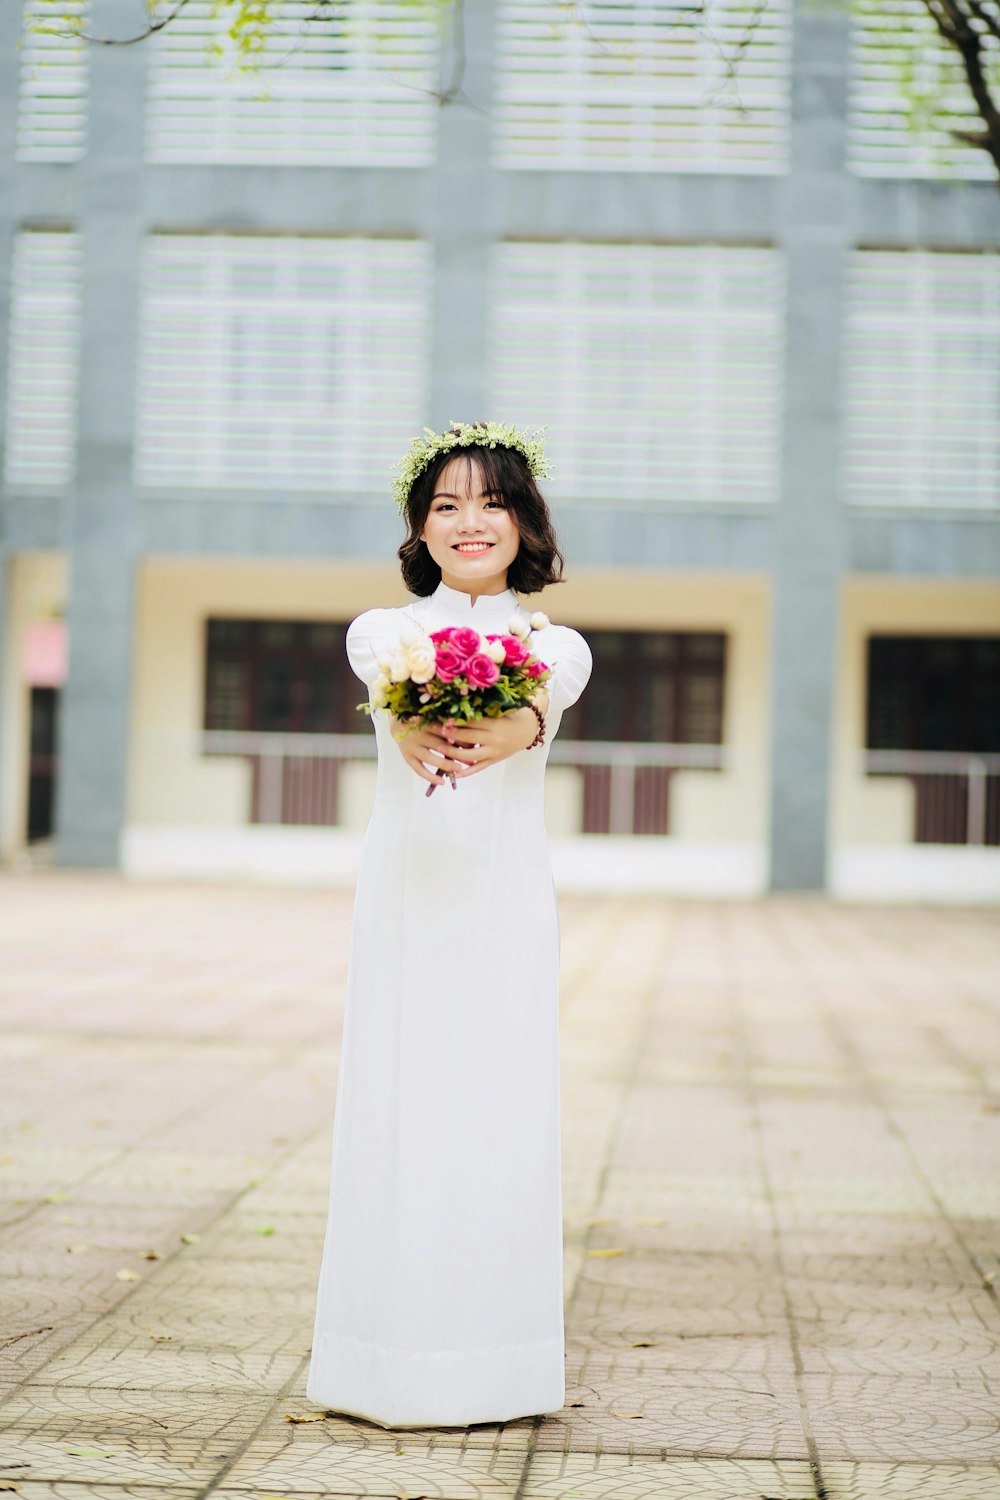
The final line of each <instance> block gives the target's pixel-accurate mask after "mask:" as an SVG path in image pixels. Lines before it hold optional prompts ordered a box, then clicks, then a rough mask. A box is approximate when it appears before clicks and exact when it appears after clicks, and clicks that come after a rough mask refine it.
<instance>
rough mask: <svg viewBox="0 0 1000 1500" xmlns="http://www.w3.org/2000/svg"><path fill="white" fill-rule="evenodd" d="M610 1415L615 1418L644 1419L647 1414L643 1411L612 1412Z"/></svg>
mask: <svg viewBox="0 0 1000 1500" xmlns="http://www.w3.org/2000/svg"><path fill="white" fill-rule="evenodd" d="M610 1415H611V1416H613V1417H644V1416H645V1415H646V1413H645V1412H642V1411H612V1412H611V1413H610Z"/></svg>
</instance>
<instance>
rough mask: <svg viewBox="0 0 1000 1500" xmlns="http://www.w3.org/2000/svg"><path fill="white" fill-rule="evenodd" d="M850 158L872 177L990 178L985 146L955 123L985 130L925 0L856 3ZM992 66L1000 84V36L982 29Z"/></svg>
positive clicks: (954, 57) (988, 64)
mask: <svg viewBox="0 0 1000 1500" xmlns="http://www.w3.org/2000/svg"><path fill="white" fill-rule="evenodd" d="M852 17H853V21H852V46H851V86H850V101H849V112H848V160H849V163H850V166H851V168H852V169H853V170H854V171H855V172H857V173H858V174H859V175H862V176H866V177H944V178H947V177H954V178H992V177H994V176H995V174H996V168H995V167H994V165H993V163H992V161H991V160H990V158H989V156H988V155H987V154H986V152H985V151H981V150H978V149H977V148H976V147H973V146H965V145H962V144H961V143H959V142H956V141H954V140H953V139H952V138H951V136H950V135H949V134H948V130H949V128H954V129H956V130H972V131H981V130H983V128H984V127H983V122H982V120H981V119H980V117H979V115H978V113H977V111H976V107H975V104H974V102H973V99H972V95H971V93H970V91H969V86H968V83H967V82H966V75H965V69H964V67H963V65H962V59H961V56H960V54H959V52H958V51H957V50H956V49H955V48H954V47H951V46H949V45H948V43H947V42H945V41H944V40H943V39H942V37H941V35H940V33H939V32H938V29H937V27H936V26H935V24H934V22H933V20H932V19H931V17H930V15H929V13H928V10H927V6H926V5H925V4H924V3H923V0H857V3H856V4H855V5H854V6H852ZM981 40H982V46H983V53H984V57H985V60H986V69H987V72H988V74H989V75H990V76H991V80H992V83H993V85H994V88H1000V39H998V38H996V37H991V36H990V35H989V34H988V33H981Z"/></svg>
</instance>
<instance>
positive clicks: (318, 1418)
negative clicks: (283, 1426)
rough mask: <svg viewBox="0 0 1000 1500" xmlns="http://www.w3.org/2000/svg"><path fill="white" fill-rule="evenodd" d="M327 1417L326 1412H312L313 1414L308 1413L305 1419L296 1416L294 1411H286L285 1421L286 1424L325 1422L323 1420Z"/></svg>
mask: <svg viewBox="0 0 1000 1500" xmlns="http://www.w3.org/2000/svg"><path fill="white" fill-rule="evenodd" d="M325 1416H326V1412H325V1411H311V1412H309V1413H307V1415H306V1416H304V1417H299V1416H296V1414H295V1412H293V1411H286V1412H285V1421H286V1422H322V1420H323V1418H324V1417H325Z"/></svg>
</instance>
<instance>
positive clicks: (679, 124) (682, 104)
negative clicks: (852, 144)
mask: <svg viewBox="0 0 1000 1500" xmlns="http://www.w3.org/2000/svg"><path fill="white" fill-rule="evenodd" d="M498 24H499V32H498V37H497V55H498V75H497V76H498V85H497V99H496V107H495V109H496V121H497V126H496V141H495V153H496V160H497V163H498V165H500V166H502V167H512V168H522V169H523V168H539V169H559V170H562V171H572V170H583V171H592V170H600V169H605V170H608V171H634V172H655V171H661V172H747V173H775V172H783V171H785V170H786V169H787V163H788V130H789V116H790V107H791V103H790V101H791V4H790V0H770V3H768V4H766V5H764V6H763V7H761V6H760V5H759V4H758V3H757V0H710V3H709V4H707V5H706V4H704V3H703V0H593V3H590V4H588V5H586V6H583V5H560V4H557V3H555V0H501V3H500V12H499V23H498ZM737 59H738V61H737ZM727 60H731V61H732V62H733V67H732V69H731V70H729V69H727Z"/></svg>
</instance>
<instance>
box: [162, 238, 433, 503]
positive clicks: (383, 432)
mask: <svg viewBox="0 0 1000 1500" xmlns="http://www.w3.org/2000/svg"><path fill="white" fill-rule="evenodd" d="M429 284H430V259H429V252H428V249H427V247H426V246H425V245H424V244H422V243H419V242H417V241H406V240H362V239H332V238H331V239H324V238H319V237H316V238H305V237H303V238H293V237H288V238H278V237H269V236H259V237H258V236H253V235H246V236H232V235H203V236H193V235H160V236H155V237H153V238H152V239H151V240H150V241H149V242H148V243H147V246H146V251H145V257H144V270H143V303H142V316H141V332H140V383H139V399H138V436H137V443H136V470H137V478H138V480H139V482H140V483H143V484H149V485H198V486H232V487H236V488H240V489H251V490H256V489H262V488H264V489H266V488H273V489H276V490H278V491H284V490H288V489H291V490H315V491H324V492H331V493H332V492H338V491H340V492H342V491H351V492H358V491H377V492H379V493H380V494H383V495H384V494H385V493H387V489H388V483H389V478H390V473H389V471H390V468H391V465H392V463H393V462H394V461H395V459H396V458H398V456H399V454H400V453H401V452H402V451H403V449H404V448H405V446H406V444H407V442H408V440H409V439H410V437H411V436H412V434H413V432H414V431H415V430H419V428H420V426H421V424H422V423H423V421H424V420H425V417H426V391H427V370H428V336H429V330H428V303H429Z"/></svg>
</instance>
